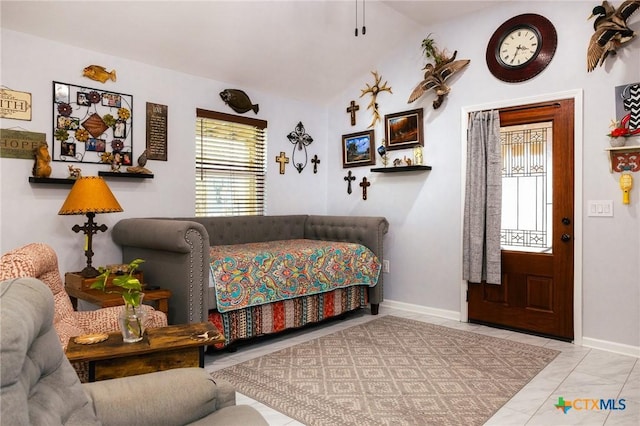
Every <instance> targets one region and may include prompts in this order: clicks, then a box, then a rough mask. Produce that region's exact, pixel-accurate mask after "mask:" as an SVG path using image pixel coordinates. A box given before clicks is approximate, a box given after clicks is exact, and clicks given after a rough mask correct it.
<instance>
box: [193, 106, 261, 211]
mask: <svg viewBox="0 0 640 426" xmlns="http://www.w3.org/2000/svg"><path fill="white" fill-rule="evenodd" d="M196 113H197V114H196V115H197V118H196V216H240V215H263V214H264V204H265V191H264V186H265V178H266V162H265V158H266V152H265V151H266V146H267V122H266V121H264V120H257V119H253V118H249V117H240V116H236V115H231V114H224V113H221V112H215V111H206V110H203V109H197V110H196Z"/></svg>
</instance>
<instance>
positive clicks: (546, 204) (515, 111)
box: [468, 99, 574, 340]
mask: <svg viewBox="0 0 640 426" xmlns="http://www.w3.org/2000/svg"><path fill="white" fill-rule="evenodd" d="M500 127H501V129H500V130H501V141H502V159H503V171H502V188H503V189H502V198H503V201H502V229H501V246H502V284H501V285H494V284H486V283H469V287H468V289H469V290H468V302H469V306H468V312H469V321H471V322H478V323H483V324H490V325H491V324H493V325H497V326H500V327H506V328H511V329H516V330H523V331H527V332H532V333H535V334H542V335H548V336H553V337H557V338H561V339H566V340H573V261H574V260H573V248H574V235H573V202H574V152H573V151H574V149H573V146H574V132H573V129H574V103H573V99H564V100H559V101H552V102H545V103H539V104H531V105H525V106H520V107H517V108H516V107H514V108H505V109H501V110H500Z"/></svg>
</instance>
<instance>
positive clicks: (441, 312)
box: [380, 300, 460, 321]
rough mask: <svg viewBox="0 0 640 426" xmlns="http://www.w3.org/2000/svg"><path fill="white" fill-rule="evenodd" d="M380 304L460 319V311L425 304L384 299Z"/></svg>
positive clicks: (450, 318) (454, 319)
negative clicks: (430, 306)
mask: <svg viewBox="0 0 640 426" xmlns="http://www.w3.org/2000/svg"><path fill="white" fill-rule="evenodd" d="M380 306H383V307H387V308H391V309H400V310H403V311H408V312H416V313H419V314H425V315H433V316H434V317H440V318H446V319H449V320H453V321H460V312H456V311H448V310H445V309H436V308H429V307H427V306H420V305H414V304H411V303H404V302H396V301H395V300H385V301H384V302H382V303H381V304H380Z"/></svg>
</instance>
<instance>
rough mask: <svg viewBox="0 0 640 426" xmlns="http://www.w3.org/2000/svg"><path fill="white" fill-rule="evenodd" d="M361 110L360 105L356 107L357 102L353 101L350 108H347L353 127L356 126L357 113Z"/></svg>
mask: <svg viewBox="0 0 640 426" xmlns="http://www.w3.org/2000/svg"><path fill="white" fill-rule="evenodd" d="M359 109H360V106H359V105H356V101H351V103H350V104H349V108H347V112H348V113H349V114H351V125H352V126H355V125H356V111H358V110H359Z"/></svg>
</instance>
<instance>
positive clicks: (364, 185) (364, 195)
mask: <svg viewBox="0 0 640 426" xmlns="http://www.w3.org/2000/svg"><path fill="white" fill-rule="evenodd" d="M368 186H371V182H367V178H366V177H363V178H362V182H360V187H361V188H362V199H363V200H366V199H367V187H368Z"/></svg>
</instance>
